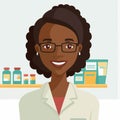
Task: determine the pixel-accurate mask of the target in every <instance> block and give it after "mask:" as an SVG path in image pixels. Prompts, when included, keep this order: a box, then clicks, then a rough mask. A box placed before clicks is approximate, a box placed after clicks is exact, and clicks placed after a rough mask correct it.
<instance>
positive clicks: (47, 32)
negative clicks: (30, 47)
mask: <svg viewBox="0 0 120 120" xmlns="http://www.w3.org/2000/svg"><path fill="white" fill-rule="evenodd" d="M67 38H70V39H72V40H73V41H69V42H73V43H78V39H77V36H76V34H75V33H74V32H73V31H72V30H70V29H69V28H67V27H65V26H62V25H58V24H53V23H46V24H45V25H43V27H42V28H41V30H40V33H39V43H44V42H47V41H43V40H44V39H51V42H52V43H55V44H56V45H61V43H65V42H66V41H65V39H67ZM35 50H36V52H38V53H39V54H40V57H41V60H42V62H43V64H44V65H45V66H46V67H47V68H48V69H49V70H50V71H51V72H52V75H51V82H50V83H49V85H50V89H51V92H52V95H53V97H65V94H66V91H67V88H68V85H69V83H68V82H67V77H66V71H67V70H68V69H69V68H70V67H71V66H72V65H73V64H74V63H75V61H76V59H77V55H78V53H79V52H80V51H81V50H82V45H81V44H79V45H78V46H77V50H76V51H75V52H72V53H64V52H62V51H61V47H60V46H57V47H56V50H55V52H53V53H43V52H41V50H40V47H39V45H38V44H36V45H35ZM51 61H56V62H61V61H65V62H66V63H65V64H64V65H62V66H55V65H53V64H52V63H51Z"/></svg>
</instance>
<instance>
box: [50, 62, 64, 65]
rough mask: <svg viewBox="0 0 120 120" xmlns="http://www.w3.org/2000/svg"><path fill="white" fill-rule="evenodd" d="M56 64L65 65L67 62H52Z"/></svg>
mask: <svg viewBox="0 0 120 120" xmlns="http://www.w3.org/2000/svg"><path fill="white" fill-rule="evenodd" d="M52 63H53V64H54V65H63V64H65V62H52Z"/></svg>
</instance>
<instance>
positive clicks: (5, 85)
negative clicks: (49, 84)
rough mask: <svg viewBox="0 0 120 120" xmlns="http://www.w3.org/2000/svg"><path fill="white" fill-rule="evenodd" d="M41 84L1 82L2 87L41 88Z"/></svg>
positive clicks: (0, 86)
mask: <svg viewBox="0 0 120 120" xmlns="http://www.w3.org/2000/svg"><path fill="white" fill-rule="evenodd" d="M41 86H42V85H41V84H12V85H11V84H4V85H3V84H0V88H40V87H41Z"/></svg>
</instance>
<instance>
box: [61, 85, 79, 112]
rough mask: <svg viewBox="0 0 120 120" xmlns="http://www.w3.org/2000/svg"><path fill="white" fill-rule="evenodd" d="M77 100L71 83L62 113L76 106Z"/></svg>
mask: <svg viewBox="0 0 120 120" xmlns="http://www.w3.org/2000/svg"><path fill="white" fill-rule="evenodd" d="M76 99H77V95H76V91H75V88H74V86H73V85H72V83H69V87H68V90H67V93H66V96H65V99H64V102H63V105H62V109H61V113H62V112H64V110H66V109H67V108H68V107H70V106H71V105H73V104H74V101H75V100H76Z"/></svg>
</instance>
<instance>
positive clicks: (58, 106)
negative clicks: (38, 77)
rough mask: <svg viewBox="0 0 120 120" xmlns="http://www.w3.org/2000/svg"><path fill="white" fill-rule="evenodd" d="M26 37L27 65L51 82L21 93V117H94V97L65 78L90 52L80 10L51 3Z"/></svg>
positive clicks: (35, 119)
mask: <svg viewBox="0 0 120 120" xmlns="http://www.w3.org/2000/svg"><path fill="white" fill-rule="evenodd" d="M26 37H27V40H28V42H27V44H26V47H27V54H26V57H27V59H28V60H29V61H30V66H31V67H32V68H33V69H36V70H37V72H38V73H39V74H43V75H44V76H45V77H47V78H49V77H51V82H49V83H46V84H44V85H43V86H42V87H41V88H40V89H39V90H36V91H33V92H31V93H28V94H26V95H25V96H23V97H22V99H21V100H20V118H21V120H97V119H98V101H97V99H96V97H95V96H93V95H91V94H89V93H87V92H83V91H81V90H77V88H76V87H75V86H74V85H73V84H71V83H69V82H67V77H68V76H72V75H74V73H75V72H79V71H80V70H81V68H83V67H85V62H86V60H87V59H88V58H89V56H90V54H89V50H90V47H91V43H90V39H91V34H90V32H89V24H88V23H87V22H86V20H85V19H84V18H83V17H82V16H81V15H80V12H79V10H77V9H75V8H74V7H73V6H69V5H59V6H55V7H53V8H52V9H51V10H49V11H48V12H46V13H45V14H44V15H43V17H42V18H40V19H39V20H38V21H37V22H36V23H35V25H34V26H31V27H30V29H29V32H28V34H27V36H26Z"/></svg>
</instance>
